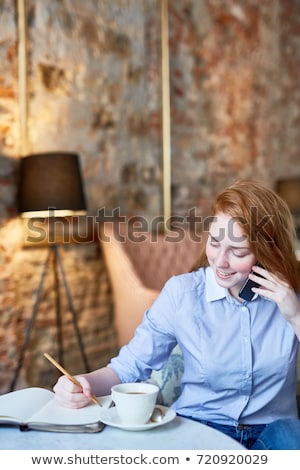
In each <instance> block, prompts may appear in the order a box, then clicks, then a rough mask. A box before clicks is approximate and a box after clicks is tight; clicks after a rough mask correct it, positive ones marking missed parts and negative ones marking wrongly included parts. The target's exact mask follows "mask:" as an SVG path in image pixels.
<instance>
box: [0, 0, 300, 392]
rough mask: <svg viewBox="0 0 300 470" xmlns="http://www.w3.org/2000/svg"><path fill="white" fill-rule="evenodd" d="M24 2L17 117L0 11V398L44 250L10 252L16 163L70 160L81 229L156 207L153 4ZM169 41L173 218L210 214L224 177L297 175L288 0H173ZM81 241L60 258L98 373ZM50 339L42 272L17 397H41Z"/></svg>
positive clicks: (94, 283) (97, 310) (298, 70)
mask: <svg viewBox="0 0 300 470" xmlns="http://www.w3.org/2000/svg"><path fill="white" fill-rule="evenodd" d="M25 3H26V25H27V43H26V45H27V54H26V61H25V64H26V67H27V75H26V76H27V84H26V90H27V95H26V97H25V98H26V100H25V104H26V105H27V114H26V112H25V116H24V108H23V107H22V106H24V96H23V95H22V93H23V92H22V90H23V88H22V86H23V85H24V83H23V82H22V83H21V82H20V77H21V76H22V74H21V72H22V70H21V69H20V67H22V65H20V64H21V62H20V60H19V59H20V55H19V54H20V52H18V51H19V49H18V37H19V33H20V31H19V30H18V26H17V18H18V14H19V12H18V11H17V7H16V5H17V2H16V1H15V2H14V1H11V0H2V1H1V2H0V60H1V65H2V67H1V72H0V111H1V113H0V131H1V132H0V263H1V269H0V305H1V307H0V309H1V316H0V392H4V391H6V390H7V387H8V386H9V383H10V381H11V378H12V375H13V370H14V368H15V367H16V364H17V358H18V355H19V353H20V347H21V344H22V341H23V338H24V332H25V329H26V325H27V320H28V319H29V317H30V315H31V311H32V307H33V304H34V299H35V294H36V291H37V287H38V283H39V280H40V276H41V272H42V269H43V263H44V260H45V257H46V255H47V249H46V247H45V246H44V247H41V246H31V247H24V239H25V236H26V235H25V232H24V225H23V224H22V223H21V221H20V220H19V218H18V217H17V210H16V188H17V176H18V162H19V158H20V157H21V156H22V155H24V154H27V153H35V152H43V151H56V150H58V151H59V150H67V151H76V152H78V153H79V155H80V158H81V166H82V173H83V177H84V182H85V187H86V195H87V200H88V206H89V213H88V215H89V216H90V217H92V218H93V217H94V216H96V215H97V212H98V209H100V208H105V214H106V215H107V216H109V215H110V214H111V212H112V210H113V209H116V208H117V209H118V210H119V211H120V213H122V214H124V215H126V216H127V217H130V216H139V217H141V216H142V217H143V218H144V220H146V221H148V222H151V220H153V218H154V217H158V216H162V205H163V204H162V181H163V179H162V175H163V169H162V136H161V65H160V41H161V33H160V26H161V25H160V2H159V0H147V1H141V0H101V1H99V0H86V1H85V2H82V1H79V0H73V1H72V2H71V1H68V0H52V1H51V2H49V1H48V0H27V1H26V2H25ZM169 34H170V41H169V44H170V88H171V97H170V98H171V147H172V148H171V156H172V172H171V181H172V188H171V195H172V214H173V215H180V216H182V217H183V218H185V217H186V215H187V214H189V212H190V210H191V209H192V208H194V207H196V208H197V212H198V213H199V214H200V215H207V214H209V207H210V203H211V200H212V199H213V197H214V196H215V194H216V193H217V192H218V191H219V190H220V189H222V188H223V187H224V186H225V185H227V184H229V183H230V182H232V181H233V180H234V179H236V178H244V177H246V178H257V179H260V180H262V181H264V182H265V183H266V184H268V185H269V186H273V185H274V183H275V181H276V179H277V178H278V177H279V176H289V175H294V174H298V175H299V173H300V161H299V153H298V152H299V150H298V149H299V147H300V133H299V110H300V94H299V89H300V87H299V74H300V64H299V60H300V49H299V47H298V44H299V37H300V4H299V2H296V1H295V0H263V1H262V0H243V1H242V0H240V1H236V0H234V1H233V0H228V1H226V2H224V1H223V0H204V1H201V2H200V1H198V0H172V1H169ZM24 119H25V122H24ZM24 129H25V134H24ZM93 220H96V219H93ZM94 228H95V227H94ZM92 238H93V237H91V240H90V241H89V242H88V243H87V242H86V243H77V244H71V245H67V246H63V247H62V251H61V252H62V256H63V261H64V266H65V269H66V274H67V278H68V281H69V284H70V289H71V292H72V295H73V297H74V304H75V307H76V310H77V312H78V320H79V325H80V328H81V330H82V333H83V336H84V340H85V345H86V349H87V353H88V357H89V360H90V363H91V366H92V367H97V366H101V365H103V364H105V363H106V361H107V360H108V358H109V357H110V356H111V355H113V354H114V353H115V351H116V343H115V338H114V334H113V330H112V328H111V325H112V320H113V305H112V302H111V293H110V284H109V280H108V278H107V273H106V269H105V265H104V261H103V258H102V254H101V249H100V248H99V244H98V243H97V241H95V240H92ZM62 294H63V293H62ZM62 303H63V312H64V315H63V318H64V338H65V346H66V350H67V354H66V366H67V367H68V368H69V369H70V370H71V372H73V373H76V372H80V371H81V370H82V367H83V366H82V363H81V360H80V355H79V352H78V346H77V344H76V338H75V336H74V334H73V332H72V324H71V322H70V312H69V311H68V308H67V304H66V299H65V298H64V296H62ZM55 332H56V329H55V309H54V292H53V278H52V276H51V272H50V273H49V276H47V280H46V283H45V289H44V290H43V296H42V302H41V305H40V309H39V311H38V314H37V319H36V325H35V329H34V331H33V333H32V338H31V341H30V345H29V350H28V353H27V355H26V359H25V367H24V368H23V369H22V373H21V379H20V381H19V384H18V386H22V385H44V386H47V385H49V386H51V385H52V383H53V381H54V380H55V372H54V371H53V368H52V366H51V365H50V364H47V363H46V361H45V359H44V358H43V356H42V353H43V352H44V351H45V350H48V352H50V353H53V354H54V355H55V354H56V346H55V343H56V341H55Z"/></svg>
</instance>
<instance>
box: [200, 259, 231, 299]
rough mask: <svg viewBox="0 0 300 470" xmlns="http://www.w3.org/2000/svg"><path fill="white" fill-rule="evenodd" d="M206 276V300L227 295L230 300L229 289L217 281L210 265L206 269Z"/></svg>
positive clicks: (222, 297)
mask: <svg viewBox="0 0 300 470" xmlns="http://www.w3.org/2000/svg"><path fill="white" fill-rule="evenodd" d="M205 277H206V300H207V302H212V301H214V300H220V299H224V297H226V298H227V299H228V300H229V299H230V294H229V292H228V290H227V289H225V288H224V287H221V286H219V284H218V283H217V281H216V278H215V275H214V272H213V269H212V267H211V266H208V267H207V268H206V269H205Z"/></svg>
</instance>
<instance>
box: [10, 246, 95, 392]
mask: <svg viewBox="0 0 300 470" xmlns="http://www.w3.org/2000/svg"><path fill="white" fill-rule="evenodd" d="M51 261H52V267H53V276H54V284H55V285H54V291H55V313H56V329H57V345H58V360H59V362H60V364H62V365H63V364H64V360H63V335H62V316H61V304H60V286H59V272H60V274H61V278H62V281H63V287H64V290H65V293H66V296H67V301H68V306H69V310H70V312H71V314H72V323H73V326H74V330H75V334H76V337H77V342H78V345H79V349H80V353H81V357H82V360H83V363H84V366H85V370H86V372H89V371H90V367H89V364H88V360H87V357H86V354H85V350H84V345H83V341H82V337H81V333H80V330H79V327H78V323H77V315H76V312H75V309H74V305H73V301H72V297H71V293H70V289H69V286H68V283H67V279H66V275H65V271H64V268H63V264H62V260H61V256H60V253H59V249H58V246H57V245H55V244H53V245H50V247H49V253H48V256H47V258H46V261H45V264H44V268H43V271H42V276H41V279H40V283H39V286H38V290H37V295H36V299H35V303H34V305H33V309H32V314H31V317H30V319H29V322H28V324H27V328H26V332H25V337H24V341H23V344H22V348H21V351H20V356H19V360H18V364H17V367H16V369H15V373H14V376H13V379H12V381H11V385H10V390H9V391H13V390H14V388H15V385H16V383H17V380H18V378H19V374H20V371H21V368H22V365H23V362H24V358H25V354H26V351H27V349H28V345H29V340H30V336H31V332H32V329H33V326H34V322H35V319H36V316H37V312H38V307H39V304H40V301H41V294H42V290H43V286H44V282H45V279H46V276H47V273H48V271H49V267H50V262H51Z"/></svg>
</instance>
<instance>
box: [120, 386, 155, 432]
mask: <svg viewBox="0 0 300 470" xmlns="http://www.w3.org/2000/svg"><path fill="white" fill-rule="evenodd" d="M158 392H159V388H158V387H157V386H156V385H153V384H149V383H145V382H135V383H124V384H118V385H114V386H113V387H112V389H111V396H112V399H113V401H114V403H115V405H116V409H117V413H118V415H119V417H120V420H121V422H122V423H123V424H124V425H142V424H145V423H147V422H148V421H149V419H150V418H151V415H152V413H153V410H154V408H155V404H156V400H157V395H158Z"/></svg>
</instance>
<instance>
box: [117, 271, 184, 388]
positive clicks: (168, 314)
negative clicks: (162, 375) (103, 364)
mask: <svg viewBox="0 0 300 470" xmlns="http://www.w3.org/2000/svg"><path fill="white" fill-rule="evenodd" d="M174 292H176V289H174V280H173V278H171V279H170V280H169V281H168V282H167V283H166V285H165V287H164V288H163V290H162V291H161V293H160V294H159V296H158V297H157V299H156V300H155V302H154V303H153V305H152V306H151V308H150V309H149V310H147V311H146V312H145V314H144V318H143V321H142V323H141V324H140V326H139V327H138V328H137V329H136V331H135V334H134V337H133V338H132V340H131V341H130V342H129V343H128V345H125V346H123V347H122V348H121V350H120V352H119V354H118V356H117V357H115V358H113V359H112V360H111V361H110V363H109V364H108V367H111V368H112V369H113V370H114V371H115V372H116V373H117V375H118V377H119V378H120V380H121V381H122V382H138V381H142V380H147V379H148V378H149V376H150V375H151V372H152V370H160V369H161V368H162V367H163V365H164V364H165V363H166V361H167V359H168V357H169V355H170V352H171V351H172V349H173V348H174V346H175V345H176V336H175V331H176V315H175V313H176V299H175V298H174Z"/></svg>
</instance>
